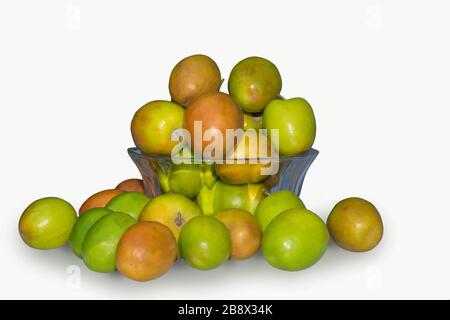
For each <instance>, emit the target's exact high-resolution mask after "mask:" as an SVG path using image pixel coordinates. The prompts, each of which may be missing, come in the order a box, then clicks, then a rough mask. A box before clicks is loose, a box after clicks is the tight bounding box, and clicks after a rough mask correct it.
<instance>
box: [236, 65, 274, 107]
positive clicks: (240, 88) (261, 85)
mask: <svg viewBox="0 0 450 320" xmlns="http://www.w3.org/2000/svg"><path fill="white" fill-rule="evenodd" d="M281 87H282V81H281V75H280V72H279V71H278V69H277V67H276V66H275V64H273V63H272V62H271V61H269V60H267V59H265V58H261V57H248V58H245V59H244V60H242V61H240V62H238V64H236V65H235V66H234V67H233V70H231V74H230V78H229V80H228V92H229V93H230V95H231V96H232V97H233V98H234V99H235V100H236V102H237V103H238V104H239V105H240V106H241V108H242V110H243V111H245V112H250V113H257V112H261V111H263V109H264V107H265V106H266V105H267V104H268V103H269V101H271V100H272V99H275V98H276V97H277V96H278V95H279V94H280V92H281Z"/></svg>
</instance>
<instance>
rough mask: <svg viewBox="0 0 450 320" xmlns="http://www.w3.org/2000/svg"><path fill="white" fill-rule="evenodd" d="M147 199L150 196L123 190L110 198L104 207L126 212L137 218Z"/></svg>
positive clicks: (148, 199)
mask: <svg viewBox="0 0 450 320" xmlns="http://www.w3.org/2000/svg"><path fill="white" fill-rule="evenodd" d="M149 201H150V198H149V197H147V196H146V195H145V194H142V193H140V192H124V193H122V194H119V195H118V196H116V197H114V198H112V199H111V200H110V201H109V202H108V204H107V205H106V208H108V209H109V210H111V211H114V212H123V213H128V214H129V215H130V216H131V217H133V218H134V219H135V220H138V219H139V216H140V214H141V211H142V209H144V207H145V206H146V205H147V203H148V202H149Z"/></svg>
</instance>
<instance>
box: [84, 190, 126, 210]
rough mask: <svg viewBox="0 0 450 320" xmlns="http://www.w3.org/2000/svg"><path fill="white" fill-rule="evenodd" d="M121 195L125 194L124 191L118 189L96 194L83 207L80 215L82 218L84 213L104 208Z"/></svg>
mask: <svg viewBox="0 0 450 320" xmlns="http://www.w3.org/2000/svg"><path fill="white" fill-rule="evenodd" d="M121 193H123V191H121V190H117V189H107V190H103V191H100V192H97V193H94V194H93V195H92V196H90V197H89V198H87V200H86V201H84V203H83V204H82V205H81V207H80V210H78V215H79V216H81V215H82V214H83V213H85V212H86V211H88V210H90V209H93V208H104V207H105V206H106V205H107V204H108V202H109V201H110V200H111V199H112V198H114V197H116V196H118V195H119V194H121Z"/></svg>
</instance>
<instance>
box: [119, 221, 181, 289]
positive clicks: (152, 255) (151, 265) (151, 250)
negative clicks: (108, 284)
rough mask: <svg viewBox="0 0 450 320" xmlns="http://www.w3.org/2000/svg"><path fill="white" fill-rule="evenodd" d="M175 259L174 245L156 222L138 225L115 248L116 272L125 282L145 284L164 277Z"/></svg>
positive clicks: (171, 238)
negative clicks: (122, 276) (125, 279)
mask: <svg viewBox="0 0 450 320" xmlns="http://www.w3.org/2000/svg"><path fill="white" fill-rule="evenodd" d="M176 258H177V241H176V240H175V237H174V236H173V234H172V232H171V231H170V230H169V228H167V227H166V226H165V225H163V224H161V223H159V222H147V221H144V222H138V223H137V224H135V225H134V226H131V227H130V228H129V229H128V230H127V231H126V232H125V233H124V234H123V236H122V238H121V239H120V241H119V244H118V245H117V254H116V265H117V270H119V272H120V273H121V274H123V275H124V276H126V277H127V278H129V279H133V280H136V281H149V280H152V279H155V278H158V277H160V276H162V275H163V274H165V273H166V272H167V271H169V269H170V268H171V267H172V265H173V263H174V261H175V259H176Z"/></svg>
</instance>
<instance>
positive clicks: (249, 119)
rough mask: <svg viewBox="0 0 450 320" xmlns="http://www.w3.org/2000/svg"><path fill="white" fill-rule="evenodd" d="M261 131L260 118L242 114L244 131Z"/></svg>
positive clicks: (245, 113)
mask: <svg viewBox="0 0 450 320" xmlns="http://www.w3.org/2000/svg"><path fill="white" fill-rule="evenodd" d="M249 129H255V130H259V129H262V116H260V115H259V116H258V115H253V114H251V113H247V112H244V130H245V131H247V130H249Z"/></svg>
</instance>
